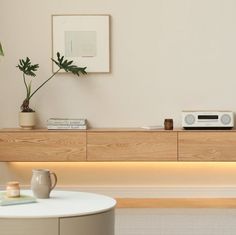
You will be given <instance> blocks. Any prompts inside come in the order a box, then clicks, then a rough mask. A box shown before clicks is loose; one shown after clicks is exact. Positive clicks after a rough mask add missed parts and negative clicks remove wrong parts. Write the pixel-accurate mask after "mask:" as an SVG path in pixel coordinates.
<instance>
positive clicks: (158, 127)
mask: <svg viewBox="0 0 236 235" xmlns="http://www.w3.org/2000/svg"><path fill="white" fill-rule="evenodd" d="M142 128H143V129H147V130H160V129H163V128H164V127H163V126H161V125H156V126H143V127H142Z"/></svg>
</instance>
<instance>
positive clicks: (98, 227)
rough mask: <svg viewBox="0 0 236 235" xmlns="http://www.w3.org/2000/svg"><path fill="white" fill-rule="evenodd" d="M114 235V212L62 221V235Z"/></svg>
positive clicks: (63, 219) (62, 219)
mask: <svg viewBox="0 0 236 235" xmlns="http://www.w3.org/2000/svg"><path fill="white" fill-rule="evenodd" d="M79 234H81V235H114V210H110V211H108V212H104V213H100V214H94V215H86V216H78V217H71V218H61V219H60V235H79Z"/></svg>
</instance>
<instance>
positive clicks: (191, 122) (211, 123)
mask: <svg viewBox="0 0 236 235" xmlns="http://www.w3.org/2000/svg"><path fill="white" fill-rule="evenodd" d="M182 127H183V128H184V129H232V128H233V127H234V114H233V112H232V111H182Z"/></svg>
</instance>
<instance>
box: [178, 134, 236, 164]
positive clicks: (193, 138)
mask: <svg viewBox="0 0 236 235" xmlns="http://www.w3.org/2000/svg"><path fill="white" fill-rule="evenodd" d="M179 160H180V161H236V133H235V132H228V133H227V132H180V133H179Z"/></svg>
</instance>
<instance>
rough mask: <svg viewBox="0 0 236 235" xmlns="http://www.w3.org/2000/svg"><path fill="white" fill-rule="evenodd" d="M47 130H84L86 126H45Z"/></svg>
mask: <svg viewBox="0 0 236 235" xmlns="http://www.w3.org/2000/svg"><path fill="white" fill-rule="evenodd" d="M47 128H48V130H86V129H87V126H86V125H83V126H82V125H80V126H70V125H64V126H63V125H60V126H57V125H47Z"/></svg>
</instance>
